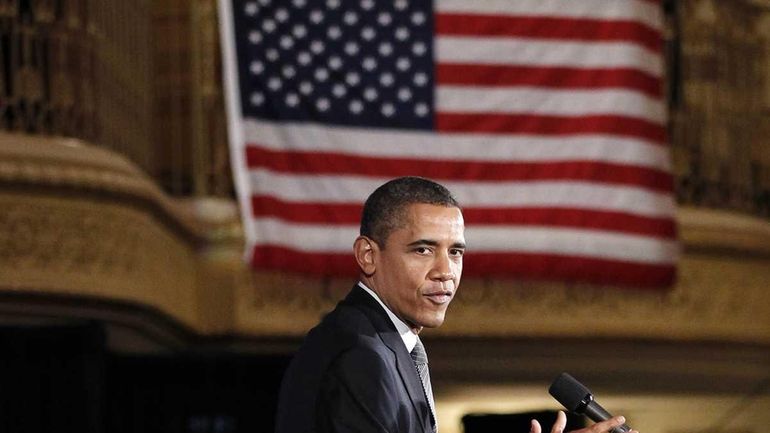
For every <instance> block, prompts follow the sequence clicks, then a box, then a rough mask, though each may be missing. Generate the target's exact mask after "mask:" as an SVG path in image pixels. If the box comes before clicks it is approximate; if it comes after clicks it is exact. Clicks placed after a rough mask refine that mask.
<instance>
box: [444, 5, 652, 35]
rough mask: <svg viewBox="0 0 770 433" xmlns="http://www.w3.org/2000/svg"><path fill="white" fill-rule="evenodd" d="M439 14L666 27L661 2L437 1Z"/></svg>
mask: <svg viewBox="0 0 770 433" xmlns="http://www.w3.org/2000/svg"><path fill="white" fill-rule="evenodd" d="M435 8H436V11H437V12H438V13H464V14H471V15H518V16H529V17H559V18H586V19H597V20H613V21H621V20H622V21H637V22H641V23H644V24H645V25H648V26H650V27H651V28H653V29H656V30H659V31H662V30H663V25H662V23H663V19H662V12H661V7H660V5H655V4H650V3H648V2H644V1H633V0H631V1H620V0H514V1H511V0H481V1H468V0H436V1H435Z"/></svg>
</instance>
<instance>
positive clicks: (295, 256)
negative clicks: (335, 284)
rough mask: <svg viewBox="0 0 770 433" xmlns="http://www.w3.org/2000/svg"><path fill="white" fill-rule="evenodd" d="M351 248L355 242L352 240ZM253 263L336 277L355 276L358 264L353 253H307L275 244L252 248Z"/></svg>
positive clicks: (273, 268)
mask: <svg viewBox="0 0 770 433" xmlns="http://www.w3.org/2000/svg"><path fill="white" fill-rule="evenodd" d="M350 248H351V251H352V248H353V244H352V240H351V244H350ZM251 265H252V266H253V267H254V268H257V269H268V270H278V271H288V272H298V273H301V274H311V275H325V276H334V277H355V276H356V275H358V265H356V261H355V259H354V258H353V254H352V253H344V254H335V253H323V254H318V253H305V252H302V251H297V250H292V249H289V248H284V247H280V246H274V245H258V246H256V247H255V248H254V249H253V250H252V255H251Z"/></svg>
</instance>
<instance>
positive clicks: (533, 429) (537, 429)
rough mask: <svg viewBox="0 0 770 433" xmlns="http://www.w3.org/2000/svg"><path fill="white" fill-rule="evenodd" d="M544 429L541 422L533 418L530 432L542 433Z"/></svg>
mask: <svg viewBox="0 0 770 433" xmlns="http://www.w3.org/2000/svg"><path fill="white" fill-rule="evenodd" d="M542 430H543V429H542V428H540V423H539V422H537V420H536V419H533V420H532V422H531V423H530V427H529V433H541V431H542Z"/></svg>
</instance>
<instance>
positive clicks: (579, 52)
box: [434, 36, 663, 77]
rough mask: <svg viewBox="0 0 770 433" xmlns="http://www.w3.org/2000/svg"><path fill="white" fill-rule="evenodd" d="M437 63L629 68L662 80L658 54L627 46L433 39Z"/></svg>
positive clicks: (531, 41)
mask: <svg viewBox="0 0 770 433" xmlns="http://www.w3.org/2000/svg"><path fill="white" fill-rule="evenodd" d="M434 45H435V56H436V59H437V61H438V62H439V63H467V64H487V65H519V66H545V67H553V66H560V67H569V68H575V67H582V68H608V69H609V68H630V69H636V70H640V71H644V72H647V73H649V74H651V75H653V76H655V77H661V75H662V72H663V60H662V58H661V56H660V54H658V53H656V52H654V51H651V50H649V49H646V48H644V47H642V46H640V45H637V44H632V43H627V42H571V41H566V40H558V41H540V40H533V39H525V38H477V37H448V36H443V37H440V38H436V39H435V41H434Z"/></svg>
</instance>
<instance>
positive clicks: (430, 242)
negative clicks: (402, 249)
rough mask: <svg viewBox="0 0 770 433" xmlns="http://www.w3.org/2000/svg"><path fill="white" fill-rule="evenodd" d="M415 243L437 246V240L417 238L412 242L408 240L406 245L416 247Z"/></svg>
mask: <svg viewBox="0 0 770 433" xmlns="http://www.w3.org/2000/svg"><path fill="white" fill-rule="evenodd" d="M417 245H430V246H432V247H437V246H438V242H437V241H434V240H430V239H418V240H416V241H414V242H410V243H409V244H408V245H407V246H408V247H416V246H417Z"/></svg>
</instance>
